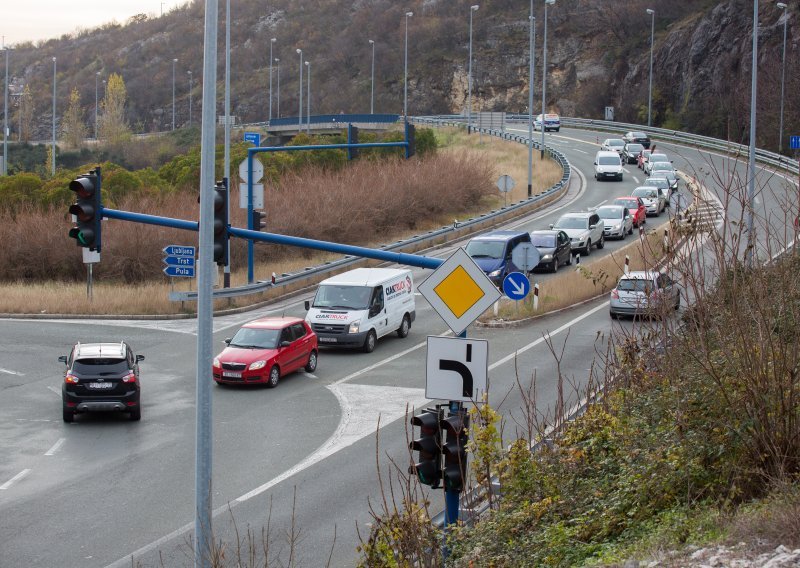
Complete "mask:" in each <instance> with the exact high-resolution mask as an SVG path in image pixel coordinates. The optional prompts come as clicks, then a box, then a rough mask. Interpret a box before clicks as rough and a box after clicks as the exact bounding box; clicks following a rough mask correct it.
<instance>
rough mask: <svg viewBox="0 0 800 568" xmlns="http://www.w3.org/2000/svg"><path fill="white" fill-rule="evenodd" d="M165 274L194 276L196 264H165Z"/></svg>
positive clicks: (184, 276)
mask: <svg viewBox="0 0 800 568" xmlns="http://www.w3.org/2000/svg"><path fill="white" fill-rule="evenodd" d="M164 274H166V275H167V276H173V277H183V278H194V266H165V267H164Z"/></svg>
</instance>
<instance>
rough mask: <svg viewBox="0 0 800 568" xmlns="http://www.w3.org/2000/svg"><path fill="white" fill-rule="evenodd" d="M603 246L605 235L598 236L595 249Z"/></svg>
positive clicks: (604, 244)
mask: <svg viewBox="0 0 800 568" xmlns="http://www.w3.org/2000/svg"><path fill="white" fill-rule="evenodd" d="M604 246H606V237H605V235H603V236H602V237H600V240H599V241H597V250H600V249H601V248H603V247H604Z"/></svg>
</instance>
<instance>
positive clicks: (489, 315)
mask: <svg viewBox="0 0 800 568" xmlns="http://www.w3.org/2000/svg"><path fill="white" fill-rule="evenodd" d="M664 252H665V251H664V238H663V233H661V232H660V231H658V230H652V231H650V232H649V233H646V234H645V239H644V240H640V239H636V242H632V243H630V244H628V245H625V246H624V247H622V248H620V249H619V250H617V251H614V252H613V253H611V254H610V255H606V256H603V257H602V258H598V259H597V260H594V261H591V262H589V261H585V260H582V261H581V264H580V269H573V270H570V269H569V268H567V269H566V270H563V271H562V272H559V273H558V274H556V275H555V276H553V277H552V278H550V279H548V280H547V281H545V282H543V283H542V284H540V285H539V308H538V310H536V311H534V309H533V293H532V292H531V294H529V295H528V297H527V298H526V299H525V301H523V302H515V301H513V300H509V299H508V298H505V297H503V298H502V299H501V300H500V307H499V310H498V315H497V316H495V315H494V310H493V309H490V310H487V311H486V312H484V314H483V315H481V317H480V318H479V321H481V322H484V323H487V322H490V321H493V320H498V319H500V320H503V321H514V320H520V319H524V318H529V317H532V316H536V315H542V314H546V313H548V312H552V311H555V310H559V309H561V308H565V307H567V306H571V305H573V304H575V303H576V302H581V301H584V300H588V299H590V298H594V297H595V296H598V295H600V294H604V293H606V292H609V291H610V290H611V289H612V288H613V287H614V286H615V285H616V283H617V280H618V279H619V277H620V276H621V275H622V273H623V272H624V269H625V256H626V255H628V256H629V257H630V269H631V270H645V269H650V268H652V267H653V266H655V265H656V263H657V262H658V261H659V260H660V259H661V258H663V256H664ZM590 258H591V257H590ZM573 267H574V264H573ZM531 280H532V285H533V282H535V281H536V275H535V274H533V275H531Z"/></svg>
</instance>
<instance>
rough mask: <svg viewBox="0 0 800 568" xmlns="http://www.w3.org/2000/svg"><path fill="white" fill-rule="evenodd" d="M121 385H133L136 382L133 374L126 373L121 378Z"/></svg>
mask: <svg viewBox="0 0 800 568" xmlns="http://www.w3.org/2000/svg"><path fill="white" fill-rule="evenodd" d="M122 382H123V383H135V382H136V375H135V374H134V373H133V372H130V373H128V374H127V375H125V376H124V377H122Z"/></svg>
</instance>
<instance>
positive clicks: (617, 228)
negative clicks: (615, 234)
mask: <svg viewBox="0 0 800 568" xmlns="http://www.w3.org/2000/svg"><path fill="white" fill-rule="evenodd" d="M621 226H622V225H621V224H620V225H614V227H613V228H612V229H611V230H612V231H619V228H620V227H621Z"/></svg>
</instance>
